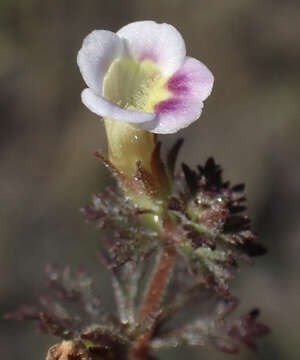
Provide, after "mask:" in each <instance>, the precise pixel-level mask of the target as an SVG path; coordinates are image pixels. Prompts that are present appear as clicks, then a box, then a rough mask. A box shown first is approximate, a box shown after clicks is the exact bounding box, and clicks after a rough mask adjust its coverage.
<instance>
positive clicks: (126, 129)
mask: <svg viewBox="0 0 300 360" xmlns="http://www.w3.org/2000/svg"><path fill="white" fill-rule="evenodd" d="M166 82H167V79H166V78H165V77H163V76H162V74H161V72H160V71H159V69H158V68H157V66H156V65H155V63H154V62H152V61H150V60H144V61H142V62H138V61H136V60H134V59H131V58H122V59H118V60H116V61H114V62H113V63H112V65H111V66H110V68H109V69H108V72H107V74H106V76H105V79H104V97H105V98H106V99H108V100H110V101H111V102H113V103H114V104H117V105H119V106H120V107H122V108H124V109H128V110H136V111H144V112H150V113H151V112H154V107H155V105H156V104H157V103H159V102H160V101H163V100H165V99H167V98H168V97H169V92H168V90H167V87H166V86H165V85H166ZM104 122H105V128H106V134H107V139H108V156H109V159H110V161H111V162H112V163H113V165H114V166H115V167H116V168H118V170H119V171H121V172H122V173H124V174H126V175H132V174H133V173H134V171H135V168H136V162H137V161H141V163H142V166H143V167H144V168H145V169H146V170H148V171H151V166H150V162H151V158H152V154H153V151H154V148H155V137H154V134H152V133H150V132H148V131H145V130H141V129H139V128H138V127H137V126H135V125H134V124H130V123H124V122H121V121H118V120H114V119H111V118H105V119H104Z"/></svg>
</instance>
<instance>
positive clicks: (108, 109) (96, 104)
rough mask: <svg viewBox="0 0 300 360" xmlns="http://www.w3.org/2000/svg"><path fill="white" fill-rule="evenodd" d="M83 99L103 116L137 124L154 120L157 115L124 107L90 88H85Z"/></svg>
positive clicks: (89, 106) (92, 109)
mask: <svg viewBox="0 0 300 360" xmlns="http://www.w3.org/2000/svg"><path fill="white" fill-rule="evenodd" d="M81 99H82V102H83V103H84V105H86V106H87V107H88V108H89V109H90V110H91V111H92V112H93V113H95V114H97V115H99V116H102V117H110V118H113V119H115V120H119V121H124V122H128V123H135V124H139V123H145V122H149V121H153V120H154V119H155V117H156V114H154V113H146V112H142V111H134V110H126V109H123V108H121V107H120V106H118V105H116V104H113V103H112V102H110V101H109V100H107V99H105V98H103V97H102V96H98V95H96V94H94V93H93V92H92V90H91V89H88V88H87V89H84V90H83V92H82V94H81Z"/></svg>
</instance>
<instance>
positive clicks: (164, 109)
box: [154, 98, 182, 114]
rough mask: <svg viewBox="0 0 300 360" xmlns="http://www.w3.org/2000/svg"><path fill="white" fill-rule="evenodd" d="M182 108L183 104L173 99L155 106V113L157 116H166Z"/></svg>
mask: <svg viewBox="0 0 300 360" xmlns="http://www.w3.org/2000/svg"><path fill="white" fill-rule="evenodd" d="M181 106H182V102H181V101H180V100H179V99H175V98H171V99H167V100H163V101H161V102H160V103H158V104H156V105H155V108H154V111H155V113H156V114H164V113H168V112H171V111H176V110H178V109H179V108H180V107H181Z"/></svg>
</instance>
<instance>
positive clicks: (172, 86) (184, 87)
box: [167, 71, 190, 95]
mask: <svg viewBox="0 0 300 360" xmlns="http://www.w3.org/2000/svg"><path fill="white" fill-rule="evenodd" d="M167 86H168V90H169V91H171V92H172V93H173V94H176V95H181V94H182V95H185V94H186V93H188V91H189V89H190V87H189V79H188V76H187V75H186V74H184V73H182V72H181V71H177V72H176V73H175V74H174V75H173V76H172V77H171V78H170V79H169V81H168V83H167Z"/></svg>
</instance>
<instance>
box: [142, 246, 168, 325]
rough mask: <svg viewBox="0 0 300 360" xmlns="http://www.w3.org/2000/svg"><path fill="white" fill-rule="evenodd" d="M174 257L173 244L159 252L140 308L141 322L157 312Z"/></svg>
mask: <svg viewBox="0 0 300 360" xmlns="http://www.w3.org/2000/svg"><path fill="white" fill-rule="evenodd" d="M174 259H175V250H174V248H173V246H166V247H164V248H163V249H162V250H161V252H160V253H159V255H158V261H157V263H156V265H155V268H154V270H153V274H152V278H151V280H150V284H149V286H148V291H147V294H146V296H145V300H144V302H143V304H142V306H141V308H140V313H139V318H138V321H139V322H143V321H144V320H146V319H147V317H149V316H153V315H155V313H156V312H157V310H158V308H159V304H160V300H161V298H162V295H163V293H164V291H165V287H166V285H167V282H168V279H169V276H170V273H171V271H172V269H173V263H174Z"/></svg>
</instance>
